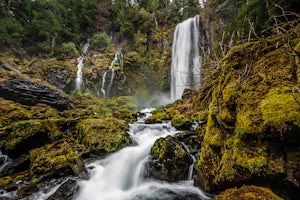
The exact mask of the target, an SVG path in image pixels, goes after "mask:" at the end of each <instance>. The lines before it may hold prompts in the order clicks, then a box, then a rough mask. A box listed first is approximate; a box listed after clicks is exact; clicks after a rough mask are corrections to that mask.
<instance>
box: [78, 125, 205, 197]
mask: <svg viewBox="0 0 300 200" xmlns="http://www.w3.org/2000/svg"><path fill="white" fill-rule="evenodd" d="M176 133H178V131H176V129H175V128H173V127H172V126H171V124H170V123H162V124H152V125H147V124H144V123H142V120H140V121H139V122H136V123H133V124H130V131H129V135H130V137H131V138H132V140H133V141H134V143H135V144H136V145H135V146H130V147H126V148H124V149H122V150H120V151H118V152H116V153H114V154H112V155H111V156H109V157H107V158H105V159H103V160H99V161H96V162H94V163H92V164H89V165H88V169H89V170H90V171H89V173H90V179H89V180H82V181H80V182H79V186H80V189H79V193H78V196H77V198H76V200H139V199H146V200H160V199H161V200H171V199H193V200H196V199H199V200H200V199H210V198H209V197H208V196H207V195H205V194H204V193H203V192H202V191H201V190H200V189H198V188H196V187H194V186H193V181H192V180H188V177H187V181H182V182H178V183H167V182H163V181H158V180H154V179H152V178H146V177H145V174H144V171H145V170H144V168H145V163H146V162H147V160H148V158H149V153H150V150H151V147H152V145H153V144H154V142H155V140H156V139H158V138H160V137H166V136H168V135H175V134H176Z"/></svg>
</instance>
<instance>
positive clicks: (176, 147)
mask: <svg viewBox="0 0 300 200" xmlns="http://www.w3.org/2000/svg"><path fill="white" fill-rule="evenodd" d="M151 155H152V158H151V160H150V162H149V163H148V164H147V165H148V172H149V174H150V175H151V176H153V177H154V178H157V179H160V180H165V181H171V182H174V181H178V180H187V179H188V172H189V167H190V166H191V164H192V163H193V160H192V158H191V156H190V155H189V153H188V152H187V151H186V150H185V148H184V147H183V145H182V144H181V143H180V141H179V140H178V139H177V138H175V137H172V136H167V137H166V138H159V139H158V140H156V141H155V143H154V145H153V147H152V149H151Z"/></svg>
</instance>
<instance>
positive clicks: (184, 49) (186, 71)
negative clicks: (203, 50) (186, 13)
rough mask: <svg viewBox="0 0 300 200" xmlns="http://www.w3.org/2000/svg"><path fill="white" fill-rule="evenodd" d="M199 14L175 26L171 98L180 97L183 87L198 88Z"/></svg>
mask: <svg viewBox="0 0 300 200" xmlns="http://www.w3.org/2000/svg"><path fill="white" fill-rule="evenodd" d="M200 65H201V57H200V55H199V16H198V15H197V16H195V17H194V18H189V19H187V20H186V21H184V22H182V23H180V24H178V25H177V26H176V28H175V32H174V38H173V45H172V66H171V100H172V101H175V100H177V99H181V96H182V94H183V92H184V89H194V90H198V89H199V88H200V67H201V66H200Z"/></svg>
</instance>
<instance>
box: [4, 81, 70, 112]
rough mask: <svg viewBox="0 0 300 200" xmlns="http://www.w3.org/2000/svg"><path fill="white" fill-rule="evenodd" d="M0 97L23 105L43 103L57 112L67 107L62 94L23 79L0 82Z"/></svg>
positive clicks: (65, 97) (65, 99)
mask: <svg viewBox="0 0 300 200" xmlns="http://www.w3.org/2000/svg"><path fill="white" fill-rule="evenodd" d="M0 96H1V97H3V98H5V99H8V100H12V101H15V102H18V103H21V104H25V105H35V104H37V103H44V104H47V105H50V106H52V107H54V108H56V109H58V110H65V109H67V108H68V107H69V101H68V98H67V96H66V95H64V94H63V93H62V92H60V91H58V90H56V89H54V88H51V87H49V86H46V85H44V84H42V83H38V82H33V81H31V80H29V79H23V78H15V79H8V80H5V81H3V82H1V83H0Z"/></svg>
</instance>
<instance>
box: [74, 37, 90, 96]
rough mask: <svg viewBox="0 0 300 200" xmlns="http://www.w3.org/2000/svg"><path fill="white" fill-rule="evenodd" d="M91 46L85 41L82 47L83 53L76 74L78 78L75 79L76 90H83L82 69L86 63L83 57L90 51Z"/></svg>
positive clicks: (78, 60) (78, 61)
mask: <svg viewBox="0 0 300 200" xmlns="http://www.w3.org/2000/svg"><path fill="white" fill-rule="evenodd" d="M89 47H90V43H89V42H87V43H85V44H84V45H83V46H82V48H81V54H80V56H79V58H78V59H77V74H76V79H75V90H76V91H81V87H82V83H83V79H82V69H83V68H84V63H83V59H84V56H85V54H86V53H87V51H88V48H89Z"/></svg>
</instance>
